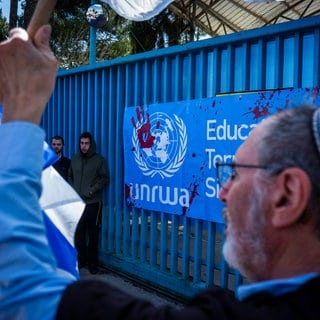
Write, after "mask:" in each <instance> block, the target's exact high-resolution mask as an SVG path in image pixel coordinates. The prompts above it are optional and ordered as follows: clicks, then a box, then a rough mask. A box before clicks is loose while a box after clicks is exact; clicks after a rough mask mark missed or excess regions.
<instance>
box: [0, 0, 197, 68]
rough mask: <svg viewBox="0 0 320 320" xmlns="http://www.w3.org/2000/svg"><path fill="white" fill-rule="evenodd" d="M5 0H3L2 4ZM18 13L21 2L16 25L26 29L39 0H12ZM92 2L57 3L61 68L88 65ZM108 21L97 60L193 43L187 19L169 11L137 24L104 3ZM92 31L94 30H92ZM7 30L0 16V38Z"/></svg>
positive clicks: (55, 30)
mask: <svg viewBox="0 0 320 320" xmlns="http://www.w3.org/2000/svg"><path fill="white" fill-rule="evenodd" d="M1 1H3V0H0V2H1ZM10 1H11V5H12V7H11V8H13V9H12V10H11V11H12V13H14V12H13V11H15V10H17V9H16V8H17V3H19V2H21V8H22V15H21V16H19V15H18V14H17V12H16V15H14V14H13V15H12V17H13V18H12V19H16V20H17V21H13V20H12V21H11V23H13V24H14V25H17V23H18V25H20V26H22V27H24V28H27V26H28V24H29V21H30V20H31V17H32V14H33V12H34V10H35V7H36V4H37V1H38V0H10ZM91 3H92V1H91V0H81V1H79V0H58V2H57V5H56V8H55V10H54V12H53V14H52V17H51V20H50V24H51V25H52V40H51V44H52V49H53V51H54V53H55V55H56V57H57V58H58V61H59V64H60V67H61V68H67V69H69V68H74V67H78V66H81V65H86V64H88V63H89V58H90V57H89V55H90V52H89V51H90V26H89V24H88V22H87V20H86V12H87V9H88V8H89V7H90V5H91ZM96 3H99V1H96ZM101 5H102V6H103V7H104V8H105V10H106V13H107V16H108V22H107V24H106V25H105V26H104V27H102V28H99V29H96V46H95V49H96V50H95V58H96V61H97V62H99V61H103V60H109V59H114V58H117V57H122V56H125V55H129V54H134V53H139V52H145V51H150V50H154V49H158V48H164V47H168V46H172V45H179V44H183V43H186V42H189V41H193V40H194V35H195V29H194V28H192V25H190V24H189V22H187V21H186V20H183V19H182V18H180V17H179V16H177V15H175V14H174V13H173V12H171V11H169V10H168V9H166V10H164V11H163V12H161V13H160V14H158V15H157V16H155V17H154V18H152V19H150V20H148V21H142V22H134V21H129V20H126V19H124V18H122V17H120V16H119V15H118V14H117V13H116V12H114V11H113V10H112V9H111V8H110V7H108V6H107V5H106V4H105V3H101ZM92 30H93V29H92ZM7 32H8V27H7V24H6V22H5V21H4V20H3V19H1V16H0V36H1V37H2V38H4V37H5V36H6V35H7Z"/></svg>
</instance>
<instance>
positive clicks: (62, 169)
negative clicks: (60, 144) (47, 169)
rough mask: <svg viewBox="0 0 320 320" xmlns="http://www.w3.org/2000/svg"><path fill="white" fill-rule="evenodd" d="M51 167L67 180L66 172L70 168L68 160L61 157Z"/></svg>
mask: <svg viewBox="0 0 320 320" xmlns="http://www.w3.org/2000/svg"><path fill="white" fill-rule="evenodd" d="M53 167H54V168H55V169H56V170H57V171H58V172H59V173H60V175H61V176H62V177H63V178H64V179H65V180H68V171H69V167H70V159H69V158H66V157H64V156H61V157H60V158H59V159H58V160H57V161H56V162H55V163H54V164H53Z"/></svg>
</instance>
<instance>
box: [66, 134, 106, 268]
mask: <svg viewBox="0 0 320 320" xmlns="http://www.w3.org/2000/svg"><path fill="white" fill-rule="evenodd" d="M68 181H69V183H70V184H71V185H72V186H73V187H74V189H75V190H76V191H77V192H78V193H79V195H80V197H81V198H82V199H83V201H84V202H85V203H86V206H85V209H84V212H83V214H82V217H81V219H80V221H79V223H78V226H77V229H76V233H75V246H76V249H77V250H78V267H79V269H80V268H82V267H84V266H86V265H88V267H89V271H90V273H92V274H95V273H97V272H98V271H99V269H98V245H99V229H100V228H99V227H100V221H101V214H102V191H103V188H104V186H105V185H106V184H107V183H108V181H109V174H108V171H107V168H106V163H105V159H104V158H103V157H102V156H101V155H100V154H98V153H96V143H95V141H94V139H93V137H92V135H91V133H90V132H83V133H82V134H81V135H80V138H79V153H77V154H76V155H74V156H73V158H72V159H71V164H70V168H69V174H68Z"/></svg>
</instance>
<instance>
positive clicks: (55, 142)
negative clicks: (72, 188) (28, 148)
mask: <svg viewBox="0 0 320 320" xmlns="http://www.w3.org/2000/svg"><path fill="white" fill-rule="evenodd" d="M51 147H52V149H53V150H54V152H55V153H56V154H57V156H58V157H59V160H58V161H57V162H55V163H54V164H53V167H54V168H55V169H56V170H57V171H58V172H59V173H60V174H61V176H62V177H63V178H64V179H65V180H67V179H68V170H69V166H70V159H69V158H67V157H65V156H64V155H63V147H64V140H63V138H62V137H61V136H54V137H52V139H51Z"/></svg>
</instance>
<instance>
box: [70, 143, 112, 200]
mask: <svg viewBox="0 0 320 320" xmlns="http://www.w3.org/2000/svg"><path fill="white" fill-rule="evenodd" d="M68 181H69V183H70V184H71V185H72V186H73V187H74V189H75V190H76V191H77V192H78V194H79V195H80V197H81V198H82V199H83V201H84V202H85V203H95V202H100V201H102V190H103V188H104V186H105V185H106V184H107V183H108V182H109V174H108V171H107V168H106V163H105V159H104V158H103V157H102V156H101V155H99V154H97V153H96V143H95V141H94V139H93V138H91V143H90V148H89V150H88V152H87V153H86V154H83V153H82V152H81V150H80V139H79V153H77V154H76V155H74V156H73V158H72V159H71V164H70V168H69V172H68Z"/></svg>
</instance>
